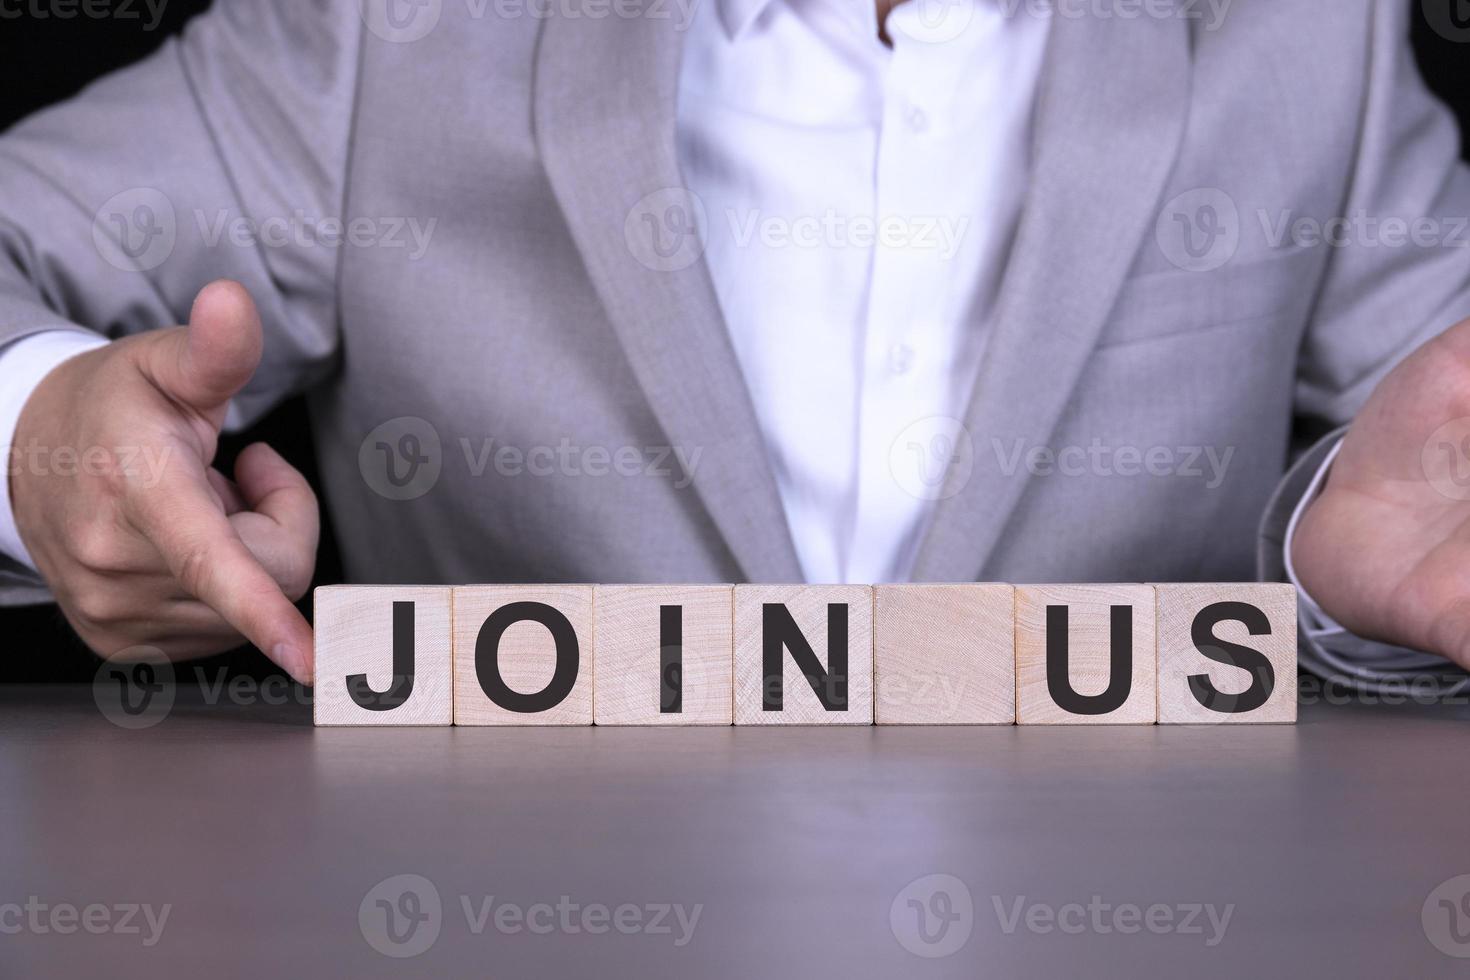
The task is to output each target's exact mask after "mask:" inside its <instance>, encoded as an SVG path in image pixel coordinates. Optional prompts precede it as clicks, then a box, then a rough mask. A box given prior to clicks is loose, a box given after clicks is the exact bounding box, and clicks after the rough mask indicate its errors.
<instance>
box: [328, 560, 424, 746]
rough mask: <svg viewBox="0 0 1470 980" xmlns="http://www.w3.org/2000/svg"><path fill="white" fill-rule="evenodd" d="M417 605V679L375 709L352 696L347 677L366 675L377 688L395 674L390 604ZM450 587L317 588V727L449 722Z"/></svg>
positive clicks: (386, 687) (386, 685) (384, 687)
mask: <svg viewBox="0 0 1470 980" xmlns="http://www.w3.org/2000/svg"><path fill="white" fill-rule="evenodd" d="M395 602H412V603H413V604H414V650H413V654H414V669H413V674H414V680H413V689H412V691H410V692H409V695H408V697H407V698H406V699H405V700H404V701H403V703H402V704H400V705H399V706H398V707H396V708H391V709H388V710H383V711H372V710H369V709H367V708H364V707H361V706H359V705H358V704H357V703H356V702H355V701H353V699H352V697H351V695H350V694H349V693H348V690H347V677H348V676H349V675H352V674H365V675H366V676H367V681H368V686H369V687H370V688H372V690H374V691H388V690H389V689H390V685H391V683H392V680H393V604H394V603H395ZM450 603H451V590H450V589H449V588H447V587H430V586H396V585H394V586H389V585H333V586H323V587H321V588H319V589H317V590H316V591H315V592H314V593H312V604H313V606H314V612H313V616H312V619H313V626H314V635H315V637H316V666H315V671H316V676H315V682H314V685H313V688H312V717H313V720H314V721H315V722H316V724H318V725H448V724H449V723H450V722H451V720H452V719H453V707H452V696H451V691H452V681H451V677H452V670H451V665H450V622H451V611H450Z"/></svg>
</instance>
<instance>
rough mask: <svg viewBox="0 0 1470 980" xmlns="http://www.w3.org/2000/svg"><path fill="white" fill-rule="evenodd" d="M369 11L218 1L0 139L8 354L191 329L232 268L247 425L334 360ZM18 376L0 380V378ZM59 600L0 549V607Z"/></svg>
mask: <svg viewBox="0 0 1470 980" xmlns="http://www.w3.org/2000/svg"><path fill="white" fill-rule="evenodd" d="M361 31H362V21H361V18H360V17H359V16H358V12H357V6H356V4H355V2H354V0H216V3H215V5H214V6H213V7H212V8H211V9H210V10H209V11H208V12H207V13H205V14H203V15H201V16H199V17H197V18H195V19H194V20H193V21H191V22H190V24H189V25H188V26H187V27H186V29H185V30H184V32H183V33H182V34H181V35H180V36H179V37H177V38H173V39H170V40H169V41H167V42H165V44H164V45H163V46H162V47H161V48H160V49H159V50H157V51H156V52H155V53H154V54H152V55H151V56H149V57H148V58H146V59H144V60H143V61H141V62H139V63H137V64H135V65H132V66H131V67H128V68H125V69H123V70H121V71H118V72H115V73H113V74H111V75H108V76H106V77H104V78H102V79H101V80H99V81H97V82H95V83H94V84H92V85H91V86H89V87H88V88H86V89H84V90H83V91H82V92H81V93H80V94H78V95H77V96H75V97H74V98H72V99H70V100H68V101H66V102H63V103H61V104H59V105H56V106H53V107H51V108H48V109H45V110H43V111H41V112H39V113H36V114H35V115H33V116H31V117H29V118H28V119H25V120H23V121H22V122H20V123H19V124H17V125H16V126H14V127H12V128H11V129H10V130H8V131H7V132H5V133H4V134H0V347H6V346H8V345H10V344H11V343H13V342H14V341H17V340H20V339H21V338H24V337H28V336H30V335H32V334H35V333H39V332H41V331H46V330H58V329H60V330H76V331H88V332H91V333H92V334H94V335H101V336H103V337H108V338H117V337H120V336H123V335H126V334H129V333H134V332H138V331H143V330H149V329H153V328H156V327H161V326H168V325H172V324H176V323H181V322H184V321H185V320H186V319H187V316H188V311H189V307H190V304H191V303H192V301H193V298H194V296H195V294H196V293H197V292H198V290H199V289H200V288H201V287H202V286H203V285H205V284H206V283H207V282H209V281H211V280H214V279H218V278H224V277H227V278H231V279H236V280H238V281H240V282H241V283H243V284H244V285H245V286H246V287H247V288H248V289H249V290H250V292H251V294H252V295H253V296H254V298H255V300H256V303H257V304H258V306H259V307H260V313H261V319H262V322H263V323H264V326H265V331H266V343H265V353H264V358H263V361H262V364H261V368H260V370H259V371H258V372H257V373H256V376H255V379H254V380H253V381H252V382H251V384H250V386H249V387H248V388H247V389H246V390H245V391H244V392H242V394H241V396H240V397H239V398H238V399H237V400H236V407H237V409H238V411H239V413H240V418H241V419H242V420H244V421H248V420H250V419H253V418H255V417H258V416H259V415H261V414H263V413H264V412H265V411H267V410H268V409H269V408H270V407H271V406H272V405H274V404H275V403H276V402H278V401H280V400H281V399H282V398H284V397H286V396H288V395H290V394H292V393H295V392H298V391H300V390H302V389H304V388H305V387H307V386H309V385H310V384H312V383H313V382H315V381H316V380H318V379H320V378H321V377H322V376H323V375H324V374H325V373H327V371H329V370H330V368H331V366H332V364H333V362H334V359H335V356H336V352H337V348H338V325H337V288H336V283H337V268H338V254H337V251H336V249H335V248H333V247H332V245H331V241H330V240H324V239H323V238H322V237H321V236H318V235H316V230H317V225H318V223H320V222H323V221H326V222H336V221H340V220H343V219H345V218H346V216H345V215H344V214H343V210H344V200H343V199H344V193H345V190H344V184H345V180H344V176H345V173H346V161H347V154H348V141H349V138H350V132H351V125H352V113H353V100H354V91H355V86H356V75H357V71H358V63H359V58H360V42H361V36H360V35H361ZM3 384H5V379H4V378H3V377H0V385H3ZM44 597H45V594H44V592H43V591H42V590H41V589H40V586H39V582H38V580H37V579H36V578H35V577H34V576H33V575H31V574H30V573H29V572H28V570H25V569H23V568H22V567H21V566H19V565H18V564H16V563H14V562H11V561H8V560H4V559H0V604H8V603H15V602H23V601H35V600H37V599H42V598H44Z"/></svg>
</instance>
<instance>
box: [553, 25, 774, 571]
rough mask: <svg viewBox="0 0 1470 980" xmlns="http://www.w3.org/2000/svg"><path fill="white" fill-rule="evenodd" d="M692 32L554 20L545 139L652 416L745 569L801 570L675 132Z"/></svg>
mask: <svg viewBox="0 0 1470 980" xmlns="http://www.w3.org/2000/svg"><path fill="white" fill-rule="evenodd" d="M683 37H684V35H683V33H682V32H680V31H678V30H677V29H676V28H675V22H674V20H673V19H672V18H669V17H656V16H653V15H652V13H651V12H650V13H649V15H647V16H639V17H626V16H617V17H607V18H590V17H553V18H550V19H549V20H548V21H547V22H546V24H545V26H544V28H543V34H542V37H541V43H540V46H539V48H538V52H537V64H536V74H535V93H534V125H535V128H536V139H537V143H538V146H539V148H540V151H541V153H542V156H543V160H544V163H545V167H546V172H547V175H548V177H549V179H550V182H551V186H552V189H553V191H554V192H555V194H556V196H557V199H558V201H559V203H560V204H561V207H562V211H563V213H564V214H565V217H566V220H567V224H568V225H569V227H570V228H571V231H572V235H573V237H574V238H575V240H576V243H577V247H578V249H579V250H580V251H581V253H582V258H583V261H584V262H585V264H586V267H587V271H588V273H589V275H590V276H591V278H592V280H593V283H594V284H595V286H596V288H597V291H598V295H599V297H600V298H601V299H602V302H603V304H604V306H605V308H606V310H607V313H608V316H609V318H610V319H611V321H612V324H613V327H614V329H615V330H616V331H617V334H618V336H619V339H620V341H621V343H622V345H623V348H624V350H625V351H626V353H627V356H628V360H629V362H630V363H631V364H632V368H633V372H634V374H635V376H636V377H637V379H638V382H639V384H640V385H641V387H642V388H643V392H644V394H645V396H646V397H647V399H648V402H649V404H650V406H651V407H652V409H653V411H654V414H655V416H656V417H657V418H658V420H659V423H660V424H661V426H662V427H663V429H664V433H665V435H667V437H668V438H669V439H670V441H671V442H672V443H673V444H675V445H678V446H681V447H682V448H684V449H685V450H686V451H688V452H693V451H694V450H698V451H700V453H701V456H700V458H699V462H698V465H696V466H695V467H694V470H695V472H694V473H693V474H692V476H693V486H694V487H695V489H696V490H697V492H698V494H699V497H700V499H701V501H702V502H703V504H704V507H705V510H706V511H707V512H708V513H709V515H710V517H711V519H712V520H713V521H714V523H715V525H716V526H717V527H718V528H719V530H720V532H721V534H722V535H723V537H724V540H725V542H726V544H727V546H728V547H729V549H730V551H731V553H732V554H733V555H734V556H735V559H736V560H737V562H738V563H739V565H740V567H741V569H742V570H743V571H744V573H745V576H746V577H747V578H748V579H750V580H752V581H787V582H797V581H800V580H801V568H800V564H799V562H798V560H797V557H796V551H795V548H794V546H793V545H792V542H791V535H790V532H789V531H788V530H787V525H786V518H785V515H784V512H783V511H782V508H781V501H780V497H779V494H778V493H777V490H776V484H775V478H774V476H773V475H772V472H771V469H770V464H769V461H768V457H767V454H766V449H765V446H764V444H763V442H762V439H761V435H760V428H759V426H758V424H757V421H756V417H755V412H754V409H753V407H752V406H751V403H750V396H749V393H748V391H747V389H746V387H745V383H744V379H743V377H742V376H741V373H740V366H739V363H738V361H737V360H736V358H735V351H734V348H733V347H732V346H731V343H730V339H729V335H728V333H727V331H726V328H725V324H724V321H723V319H722V317H721V315H720V311H719V306H718V302H717V299H716V297H715V292H714V287H713V285H712V283H711V281H710V277H709V271H708V268H707V267H706V265H705V262H704V260H703V257H702V255H701V254H700V253H701V249H700V248H699V247H698V245H697V239H696V238H695V237H694V236H692V235H688V236H685V235H682V234H681V231H682V230H683V229H685V228H686V222H687V220H688V216H689V214H690V211H689V208H690V206H691V204H690V201H689V199H688V198H687V196H686V194H685V191H684V186H683V180H682V178H681V176H680V174H679V167H678V157H677V153H676V150H675V143H674V127H675V111H676V107H677V104H676V97H677V88H678V76H679V61H680V55H681V51H682V45H683Z"/></svg>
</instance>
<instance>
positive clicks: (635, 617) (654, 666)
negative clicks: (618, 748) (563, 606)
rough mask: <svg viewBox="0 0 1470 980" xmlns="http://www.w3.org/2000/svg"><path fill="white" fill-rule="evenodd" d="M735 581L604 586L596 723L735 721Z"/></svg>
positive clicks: (596, 655)
mask: <svg viewBox="0 0 1470 980" xmlns="http://www.w3.org/2000/svg"><path fill="white" fill-rule="evenodd" d="M734 595H735V590H734V587H733V586H729V585H599V586H597V591H596V596H595V599H594V601H593V619H594V626H593V636H594V638H595V639H594V642H593V654H592V661H593V671H592V673H593V684H592V702H593V710H592V717H593V721H594V722H595V723H596V724H598V725H728V724H730V723H731V721H732V720H733V717H734V715H733V705H732V702H731V695H730V691H731V678H732V673H733V670H734V658H735V639H734V627H733V623H732V617H733V615H734V606H733V603H734Z"/></svg>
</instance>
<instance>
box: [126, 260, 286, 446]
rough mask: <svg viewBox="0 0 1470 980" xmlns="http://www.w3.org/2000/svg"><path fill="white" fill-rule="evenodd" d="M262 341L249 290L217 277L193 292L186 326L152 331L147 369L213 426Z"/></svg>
mask: <svg viewBox="0 0 1470 980" xmlns="http://www.w3.org/2000/svg"><path fill="white" fill-rule="evenodd" d="M263 344H264V341H263V339H262V336H261V329H260V314H258V313H257V312H256V310H255V302H254V301H253V300H251V298H250V293H248V292H247V291H246V290H245V287H244V286H242V285H240V284H239V283H237V282H231V281H229V280H227V279H221V280H218V281H216V282H212V283H210V284H209V285H208V286H205V287H204V288H203V289H202V290H200V291H199V295H198V296H197V297H195V299H194V308H193V310H191V311H190V313H189V325H188V326H187V327H177V328H175V329H173V330H162V331H158V332H157V342H156V343H155V344H152V345H150V347H149V353H148V365H147V366H148V371H149V374H150V375H151V376H152V378H153V380H154V383H155V384H157V385H158V387H159V388H160V389H162V391H163V392H164V393H165V394H166V395H168V396H169V397H170V398H172V399H173V400H175V401H177V402H179V403H181V404H183V405H185V406H187V407H188V408H191V409H193V410H194V411H196V412H199V413H200V414H201V415H204V416H205V417H206V418H208V419H209V420H210V421H211V422H212V423H213V424H214V425H215V427H216V428H218V426H219V425H220V424H221V423H222V422H223V420H224V413H225V406H226V405H227V404H228V403H229V400H230V399H231V398H233V397H234V396H235V395H236V394H237V393H238V392H239V391H240V389H241V388H244V387H245V385H246V383H247V382H248V381H249V380H250V378H251V375H253V374H254V373H255V369H256V367H257V366H258V365H259V364H260V354H261V349H262V347H263Z"/></svg>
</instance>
